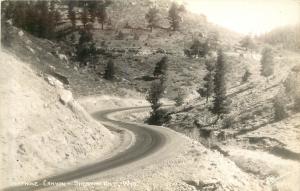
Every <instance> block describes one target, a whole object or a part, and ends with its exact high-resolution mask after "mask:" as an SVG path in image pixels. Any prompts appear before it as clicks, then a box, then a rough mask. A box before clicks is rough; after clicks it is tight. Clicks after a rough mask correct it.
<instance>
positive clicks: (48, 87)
mask: <svg viewBox="0 0 300 191" xmlns="http://www.w3.org/2000/svg"><path fill="white" fill-rule="evenodd" d="M0 59H1V65H0V96H1V99H0V100H1V101H0V123H1V124H0V147H1V162H0V164H1V165H0V172H1V174H0V177H1V178H0V181H1V182H0V185H1V186H8V185H11V184H16V183H18V182H20V181H30V180H33V179H36V178H41V177H43V176H47V175H49V174H53V173H59V172H62V171H64V170H66V169H70V168H73V167H76V166H78V165H79V164H80V165H83V164H85V163H88V162H91V161H95V160H99V159H100V158H101V157H102V156H103V155H105V154H106V153H109V152H110V150H111V149H113V148H114V145H117V143H116V142H118V138H117V137H116V136H115V135H113V134H112V133H111V132H110V131H109V130H107V129H106V128H105V127H104V126H103V125H101V124H99V123H98V122H96V121H94V120H93V119H92V118H91V117H90V116H89V115H88V114H87V113H86V112H85V110H84V109H83V108H82V107H81V106H80V105H79V104H78V103H77V101H75V100H74V99H73V97H72V93H71V92H70V91H68V90H66V89H64V88H63V87H62V84H61V83H59V81H57V80H55V78H51V77H49V76H48V77H45V76H44V75H40V74H36V73H35V72H34V71H33V70H32V69H31V68H30V67H29V64H26V63H24V62H22V61H20V60H19V59H18V58H16V57H14V56H13V55H11V54H10V53H8V52H1V56H0ZM45 78H46V79H47V80H48V82H47V80H44V79H45ZM4 173H5V174H4Z"/></svg>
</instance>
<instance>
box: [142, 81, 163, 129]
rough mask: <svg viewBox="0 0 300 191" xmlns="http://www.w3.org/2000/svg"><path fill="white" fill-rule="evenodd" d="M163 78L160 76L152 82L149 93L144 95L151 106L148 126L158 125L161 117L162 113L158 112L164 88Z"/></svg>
mask: <svg viewBox="0 0 300 191" xmlns="http://www.w3.org/2000/svg"><path fill="white" fill-rule="evenodd" d="M165 81H166V79H165V77H164V76H161V77H160V79H157V80H155V81H153V82H152V84H151V86H150V89H149V91H148V92H147V95H146V100H147V101H148V102H149V103H150V104H151V109H152V112H151V114H150V118H149V119H148V123H149V124H153V125H158V124H159V123H160V122H159V121H160V119H161V118H162V117H163V112H162V111H161V110H160V106H161V103H160V99H161V98H162V97H163V94H164V91H165V89H166V87H165Z"/></svg>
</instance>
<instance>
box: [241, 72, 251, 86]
mask: <svg viewBox="0 0 300 191" xmlns="http://www.w3.org/2000/svg"><path fill="white" fill-rule="evenodd" d="M250 76H251V73H250V71H249V70H248V69H246V71H245V73H244V75H243V77H242V83H246V82H247V81H248V79H249V77H250Z"/></svg>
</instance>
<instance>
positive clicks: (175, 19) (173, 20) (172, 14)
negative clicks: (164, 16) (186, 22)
mask: <svg viewBox="0 0 300 191" xmlns="http://www.w3.org/2000/svg"><path fill="white" fill-rule="evenodd" d="M183 11H184V9H183V6H179V5H178V4H177V3H176V2H173V3H172V4H171V6H170V8H169V15H168V20H169V23H170V26H171V29H172V30H173V31H176V30H177V29H178V28H179V24H180V22H181V16H180V13H181V12H183Z"/></svg>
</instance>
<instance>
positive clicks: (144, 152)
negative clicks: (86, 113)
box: [4, 107, 182, 191]
mask: <svg viewBox="0 0 300 191" xmlns="http://www.w3.org/2000/svg"><path fill="white" fill-rule="evenodd" d="M146 109H147V110H148V109H149V107H132V108H122V109H111V110H105V111H99V112H96V113H93V114H92V116H93V117H94V118H95V119H97V120H99V121H101V123H102V124H104V125H105V126H106V127H107V128H111V129H114V130H115V129H119V130H120V129H123V130H124V129H125V130H128V131H130V132H131V133H133V134H134V137H133V138H134V139H135V141H134V142H133V143H132V144H131V145H130V147H129V148H127V149H126V150H124V151H122V152H119V153H117V154H115V155H114V156H112V157H110V158H107V159H104V160H102V161H99V162H96V163H93V164H90V165H86V166H82V167H79V168H77V169H74V170H71V171H68V172H64V173H62V174H58V175H54V176H50V177H46V178H42V179H39V180H36V181H33V182H32V184H33V185H22V186H15V187H9V188H5V189H4V191H31V190H42V189H46V188H49V187H51V185H50V186H49V183H68V182H72V181H74V180H77V181H80V180H83V179H84V178H86V177H89V176H93V175H96V176H97V178H100V179H101V178H105V176H110V177H111V176H112V177H114V176H117V175H120V171H122V172H123V173H124V169H125V171H126V169H130V168H128V167H131V169H132V166H134V167H141V166H145V165H148V164H153V163H155V162H158V161H161V160H164V159H167V158H169V157H172V156H174V155H176V154H177V153H176V152H179V151H180V146H178V144H176V143H178V141H180V140H182V136H180V135H179V134H178V133H176V132H174V131H172V130H170V129H167V128H161V127H157V126H151V125H145V124H137V123H132V122H123V121H119V120H117V119H115V118H114V117H113V115H115V114H117V113H119V112H124V111H126V112H128V111H129V110H130V111H131V110H132V112H134V110H146ZM124 167H125V168H124ZM119 169H122V170H119ZM127 173H129V172H127ZM102 174H103V176H102ZM52 187H53V186H52ZM59 190H61V189H59Z"/></svg>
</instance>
